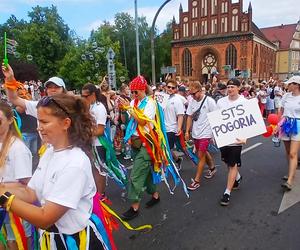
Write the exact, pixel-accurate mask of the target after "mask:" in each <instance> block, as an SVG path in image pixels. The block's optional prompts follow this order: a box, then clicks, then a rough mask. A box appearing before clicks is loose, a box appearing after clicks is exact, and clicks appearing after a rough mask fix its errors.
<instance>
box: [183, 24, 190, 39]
mask: <svg viewBox="0 0 300 250" xmlns="http://www.w3.org/2000/svg"><path fill="white" fill-rule="evenodd" d="M188 36H189V24H188V23H184V24H183V37H188Z"/></svg>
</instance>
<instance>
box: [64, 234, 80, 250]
mask: <svg viewBox="0 0 300 250" xmlns="http://www.w3.org/2000/svg"><path fill="white" fill-rule="evenodd" d="M66 244H67V249H68V250H69V249H70V250H78V246H77V244H76V240H75V239H74V238H73V237H72V236H70V235H66Z"/></svg>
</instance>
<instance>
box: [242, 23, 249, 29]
mask: <svg viewBox="0 0 300 250" xmlns="http://www.w3.org/2000/svg"><path fill="white" fill-rule="evenodd" d="M242 31H248V23H246V22H244V23H242Z"/></svg>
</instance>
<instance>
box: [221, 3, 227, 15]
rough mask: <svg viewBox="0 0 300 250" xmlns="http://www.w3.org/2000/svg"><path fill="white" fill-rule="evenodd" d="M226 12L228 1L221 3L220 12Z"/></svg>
mask: <svg viewBox="0 0 300 250" xmlns="http://www.w3.org/2000/svg"><path fill="white" fill-rule="evenodd" d="M227 12H228V3H227V2H222V4H221V13H227Z"/></svg>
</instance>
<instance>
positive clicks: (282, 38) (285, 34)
mask: <svg viewBox="0 0 300 250" xmlns="http://www.w3.org/2000/svg"><path fill="white" fill-rule="evenodd" d="M296 27H297V24H296V23H294V24H286V25H284V24H282V25H280V26H274V27H267V28H261V29H260V30H261V32H262V33H263V34H264V35H265V37H267V38H268V39H269V40H270V41H272V42H273V43H276V42H279V49H280V50H286V49H289V48H290V44H291V42H292V40H293V35H294V33H295V32H296Z"/></svg>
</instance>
